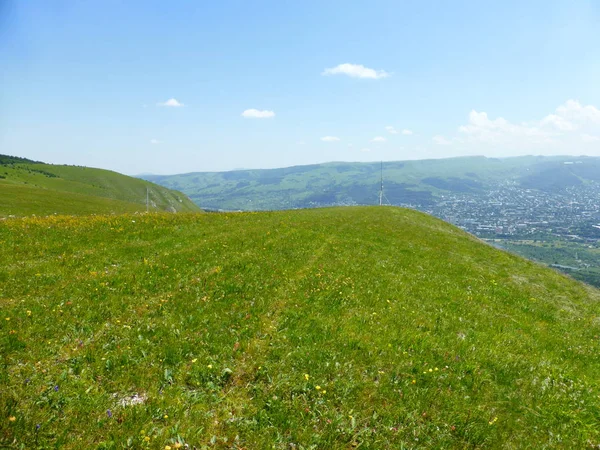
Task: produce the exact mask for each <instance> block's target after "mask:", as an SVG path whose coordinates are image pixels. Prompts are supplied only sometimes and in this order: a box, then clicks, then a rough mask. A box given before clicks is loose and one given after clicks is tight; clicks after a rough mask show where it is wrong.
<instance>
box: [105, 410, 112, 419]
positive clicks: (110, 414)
mask: <svg viewBox="0 0 600 450" xmlns="http://www.w3.org/2000/svg"><path fill="white" fill-rule="evenodd" d="M106 415H107V416H108V417H109V418H111V417H112V411H111V410H110V409H107V410H106Z"/></svg>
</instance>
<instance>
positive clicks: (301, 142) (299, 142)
mask: <svg viewBox="0 0 600 450" xmlns="http://www.w3.org/2000/svg"><path fill="white" fill-rule="evenodd" d="M304 144H306V142H304V141H298V142H296V145H304Z"/></svg>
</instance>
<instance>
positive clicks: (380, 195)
mask: <svg viewBox="0 0 600 450" xmlns="http://www.w3.org/2000/svg"><path fill="white" fill-rule="evenodd" d="M381 205H383V161H381V188H380V189H379V206H381Z"/></svg>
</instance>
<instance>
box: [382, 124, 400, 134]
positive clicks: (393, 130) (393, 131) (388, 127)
mask: <svg viewBox="0 0 600 450" xmlns="http://www.w3.org/2000/svg"><path fill="white" fill-rule="evenodd" d="M385 129H386V131H387V132H388V133H390V134H398V132H397V131H396V129H395V128H394V127H393V126H391V125H388V126H387V127H385Z"/></svg>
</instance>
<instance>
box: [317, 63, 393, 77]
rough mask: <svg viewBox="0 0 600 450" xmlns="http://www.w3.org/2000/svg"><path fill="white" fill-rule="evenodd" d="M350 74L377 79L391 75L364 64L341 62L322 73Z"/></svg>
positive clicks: (350, 75) (351, 75)
mask: <svg viewBox="0 0 600 450" xmlns="http://www.w3.org/2000/svg"><path fill="white" fill-rule="evenodd" d="M340 74H341V75H348V76H349V77H352V78H370V79H373V80H377V79H379V78H386V77H389V76H390V74H389V73H387V72H386V71H385V70H375V69H369V68H368V67H365V66H363V65H362V64H349V63H345V64H339V65H337V66H335V67H330V68H329V69H325V70H324V71H323V72H322V73H321V75H340Z"/></svg>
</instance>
